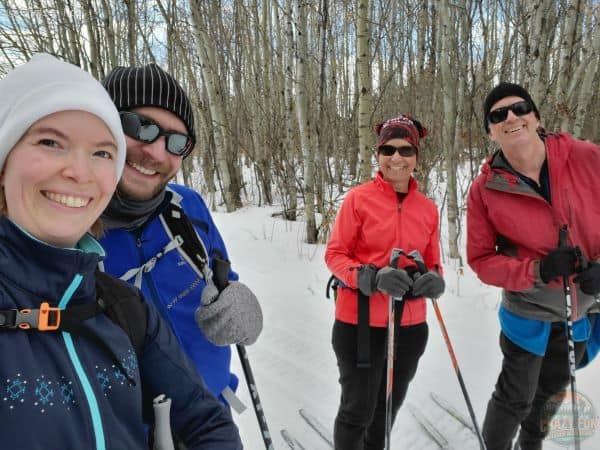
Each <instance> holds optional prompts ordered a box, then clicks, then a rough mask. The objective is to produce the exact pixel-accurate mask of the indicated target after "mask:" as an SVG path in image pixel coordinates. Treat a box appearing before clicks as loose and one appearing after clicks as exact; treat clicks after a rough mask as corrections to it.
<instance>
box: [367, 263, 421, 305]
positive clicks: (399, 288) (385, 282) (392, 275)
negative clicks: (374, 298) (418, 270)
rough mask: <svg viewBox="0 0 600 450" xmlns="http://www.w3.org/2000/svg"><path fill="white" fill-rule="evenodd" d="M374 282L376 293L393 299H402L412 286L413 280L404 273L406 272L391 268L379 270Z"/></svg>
mask: <svg viewBox="0 0 600 450" xmlns="http://www.w3.org/2000/svg"><path fill="white" fill-rule="evenodd" d="M375 281H376V282H377V290H378V291H381V292H384V293H386V294H388V295H390V296H391V297H394V298H401V297H403V296H404V294H405V293H406V291H408V290H409V289H410V287H411V286H412V284H413V280H412V278H411V277H410V276H409V275H408V273H406V270H403V269H394V268H393V267H384V268H382V269H379V271H378V272H377V276H376V277H375Z"/></svg>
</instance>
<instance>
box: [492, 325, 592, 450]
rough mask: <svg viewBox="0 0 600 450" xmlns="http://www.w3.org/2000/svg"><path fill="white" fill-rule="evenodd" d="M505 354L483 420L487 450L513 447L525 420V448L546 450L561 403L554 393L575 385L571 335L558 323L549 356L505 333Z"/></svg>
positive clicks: (578, 350) (578, 346)
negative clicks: (550, 426) (532, 350)
mask: <svg viewBox="0 0 600 450" xmlns="http://www.w3.org/2000/svg"><path fill="white" fill-rule="evenodd" d="M500 348H501V349H502V353H503V355H504V359H503V361H502V371H501V372H500V376H499V377H498V381H497V383H496V388H495V390H494V393H493V394H492V398H491V400H490V401H489V403H488V407H487V411H486V414H485V419H484V421H483V430H482V433H483V438H484V440H485V442H486V445H487V450H510V449H511V446H512V440H513V438H514V436H515V434H516V433H517V430H518V428H519V425H520V426H521V431H520V433H519V444H520V446H521V449H522V450H541V448H542V441H543V440H544V437H546V435H547V434H548V431H549V430H548V424H549V423H550V419H551V418H552V417H553V416H554V415H555V414H556V412H557V410H558V407H559V406H560V402H557V401H552V402H548V400H549V399H550V397H552V396H554V395H556V394H559V393H561V392H564V389H565V388H566V387H567V386H568V385H569V373H570V371H569V359H568V347H567V335H566V331H565V326H564V324H562V323H553V324H552V329H551V332H550V338H549V341H548V347H547V349H546V354H545V355H544V356H539V355H535V354H533V353H530V352H528V351H527V350H524V349H522V348H521V347H519V346H518V345H516V344H514V343H513V342H511V341H510V340H509V339H508V338H507V337H506V336H505V335H504V333H502V332H501V333H500ZM584 353H585V342H576V343H575V360H576V361H577V362H579V361H581V358H582V357H583V355H584Z"/></svg>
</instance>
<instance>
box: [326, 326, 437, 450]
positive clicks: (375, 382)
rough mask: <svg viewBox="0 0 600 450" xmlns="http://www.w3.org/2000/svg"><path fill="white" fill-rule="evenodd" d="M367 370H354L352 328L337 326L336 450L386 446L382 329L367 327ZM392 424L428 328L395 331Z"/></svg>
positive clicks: (384, 333) (369, 449)
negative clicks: (339, 399) (368, 353)
mask: <svg viewBox="0 0 600 450" xmlns="http://www.w3.org/2000/svg"><path fill="white" fill-rule="evenodd" d="M370 331H371V338H370V347H371V367H369V368H358V367H357V366H356V334H357V326H356V325H351V324H348V323H344V322H340V321H336V322H335V323H334V325H333V333H332V344H333V350H334V352H335V355H336V357H337V363H338V368H339V371H340V378H339V382H340V385H341V390H342V392H341V401H340V407H339V410H338V413H337V417H336V418H335V425H334V431H333V439H334V442H335V449H336V450H382V449H383V446H384V441H385V394H386V364H387V350H386V342H387V328H380V327H371V328H370ZM396 331H397V333H396V342H395V347H396V359H395V361H394V387H393V390H392V421H393V419H394V418H395V417H396V414H397V412H398V410H399V409H400V406H401V405H402V402H403V401H404V398H405V397H406V391H407V390H408V384H409V383H410V381H411V380H412V379H413V377H414V376H415V373H416V371H417V364H418V362H419V358H421V355H423V352H424V351H425V345H426V344H427V337H428V333H429V331H428V328H427V323H422V324H418V325H413V326H407V327H400V328H399V329H397V330H396Z"/></svg>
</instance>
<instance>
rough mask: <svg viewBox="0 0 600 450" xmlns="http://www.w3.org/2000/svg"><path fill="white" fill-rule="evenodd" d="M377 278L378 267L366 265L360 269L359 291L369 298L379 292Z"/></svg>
mask: <svg viewBox="0 0 600 450" xmlns="http://www.w3.org/2000/svg"><path fill="white" fill-rule="evenodd" d="M375 277H377V267H375V266H374V265H373V264H365V265H364V266H360V268H359V269H358V278H357V280H356V281H357V284H358V289H360V292H362V293H363V294H365V295H366V296H367V297H370V296H371V295H373V292H375V291H376V290H377V282H376V281H375Z"/></svg>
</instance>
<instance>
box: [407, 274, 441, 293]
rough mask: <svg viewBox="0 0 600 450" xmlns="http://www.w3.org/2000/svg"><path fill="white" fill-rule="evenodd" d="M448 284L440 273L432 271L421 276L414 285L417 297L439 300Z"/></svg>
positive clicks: (413, 289)
mask: <svg viewBox="0 0 600 450" xmlns="http://www.w3.org/2000/svg"><path fill="white" fill-rule="evenodd" d="M444 289H446V283H445V282H444V279H443V278H442V277H441V276H440V274H439V273H437V272H435V271H433V270H430V271H429V272H425V273H424V274H423V275H421V276H419V277H418V278H417V279H416V280H415V282H414V283H413V288H412V292H413V295H414V296H415V297H427V298H438V297H439V296H440V295H442V294H443V293H444Z"/></svg>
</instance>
